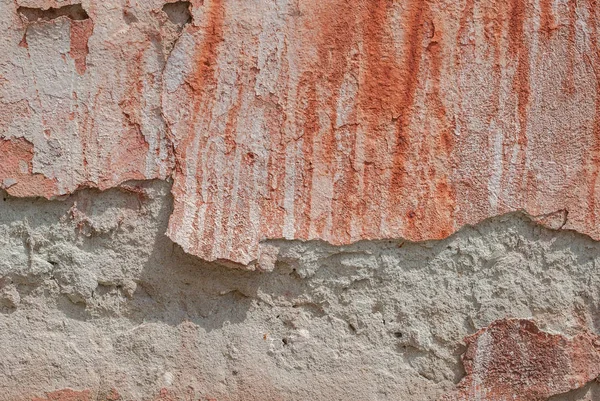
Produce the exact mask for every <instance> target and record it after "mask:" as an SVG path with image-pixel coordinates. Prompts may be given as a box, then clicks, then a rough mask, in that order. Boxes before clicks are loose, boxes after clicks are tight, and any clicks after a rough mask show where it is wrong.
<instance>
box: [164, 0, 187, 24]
mask: <svg viewBox="0 0 600 401" xmlns="http://www.w3.org/2000/svg"><path fill="white" fill-rule="evenodd" d="M191 7H192V4H191V3H190V2H189V1H177V2H175V3H167V4H165V5H164V6H163V8H162V10H163V12H164V13H165V14H167V17H168V18H169V21H171V22H172V23H174V24H175V25H177V26H179V27H180V29H183V27H184V26H185V25H187V24H189V23H190V22H192V13H191V11H190V10H191Z"/></svg>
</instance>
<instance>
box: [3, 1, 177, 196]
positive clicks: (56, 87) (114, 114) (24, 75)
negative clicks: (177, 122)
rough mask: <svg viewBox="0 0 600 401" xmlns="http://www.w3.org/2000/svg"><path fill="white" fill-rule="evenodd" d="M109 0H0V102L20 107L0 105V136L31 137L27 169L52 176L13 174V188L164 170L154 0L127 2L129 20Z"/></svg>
mask: <svg viewBox="0 0 600 401" xmlns="http://www.w3.org/2000/svg"><path fill="white" fill-rule="evenodd" d="M109 3H110V2H109ZM109 3H106V2H95V1H83V2H82V3H79V2H72V1H69V2H58V3H57V2H53V1H47V2H42V1H24V0H23V1H15V2H12V1H11V2H9V1H3V2H1V3H0V15H1V17H0V18H1V19H2V21H1V23H0V33H1V36H2V39H1V40H2V45H1V48H2V52H0V109H6V108H13V109H14V108H15V105H24V106H23V107H26V108H25V109H24V110H26V112H22V113H0V139H3V140H5V141H6V140H8V141H14V140H15V139H16V138H22V139H23V140H25V141H27V142H28V143H30V144H32V146H33V147H32V157H31V158H30V159H31V160H30V163H31V169H30V170H31V171H30V172H31V174H33V175H35V176H38V175H39V176H41V177H44V179H46V180H48V181H51V182H53V183H54V185H53V186H48V185H44V186H41V185H37V184H36V181H34V180H29V181H28V180H25V179H24V178H23V177H22V179H21V183H22V184H21V187H20V190H19V192H18V195H22V196H43V197H46V198H52V197H56V196H60V195H64V194H70V193H72V192H73V191H75V190H77V189H78V188H80V187H95V188H100V189H107V188H111V187H114V186H116V185H119V184H120V183H121V182H123V181H126V180H133V179H135V180H141V179H156V178H158V179H165V178H167V177H168V176H169V174H170V169H171V164H172V161H171V156H170V153H169V145H168V143H167V140H166V125H165V123H164V121H163V119H162V116H161V104H160V86H161V73H162V70H163V68H164V63H165V60H166V52H165V51H164V49H163V47H162V40H161V27H162V25H161V22H160V21H159V20H158V19H157V18H154V17H152V13H153V12H155V11H156V10H159V11H160V8H161V7H162V3H161V2H158V1H154V2H152V1H148V2H142V3H143V4H140V5H136V7H134V8H133V9H132V10H130V13H132V14H134V15H137V16H138V18H137V19H136V20H135V21H134V20H133V19H131V18H129V19H128V18H125V16H124V11H125V10H124V8H123V6H122V5H120V4H119V5H118V6H115V4H109ZM153 3H154V4H153ZM2 157H5V156H4V155H3V156H2ZM6 157H12V156H8V155H7V156H6ZM10 178H11V177H10V176H5V175H2V176H0V181H1V180H5V179H10ZM13 193H14V194H17V193H16V192H15V191H13Z"/></svg>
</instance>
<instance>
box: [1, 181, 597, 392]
mask: <svg viewBox="0 0 600 401" xmlns="http://www.w3.org/2000/svg"><path fill="white" fill-rule="evenodd" d="M129 187H130V189H131V190H129V191H125V190H118V189H113V190H108V191H106V192H102V193H101V192H97V191H94V190H83V191H79V192H77V193H76V194H75V195H73V196H72V197H69V198H68V199H66V200H64V201H62V202H58V201H47V200H42V199H36V200H23V199H17V198H12V197H10V196H6V197H5V198H4V200H2V203H1V207H0V260H1V262H0V269H1V271H0V276H2V277H3V279H2V280H3V281H2V289H1V294H2V295H1V296H0V303H1V305H2V306H1V309H0V311H1V313H0V333H1V335H0V355H2V358H0V372H1V373H2V374H0V389H1V391H0V400H2V401H5V400H6V401H13V400H24V399H30V398H32V397H39V398H43V399H47V400H54V401H63V400H64V401H66V400H69V401H75V399H77V400H109V399H111V400H112V399H115V398H116V399H119V397H121V399H123V400H130V399H131V400H146V399H160V398H163V399H180V400H184V399H185V400H192V399H193V400H198V399H200V400H208V399H216V400H342V399H354V400H436V399H438V398H440V397H442V396H443V395H444V394H446V393H449V394H454V393H452V389H453V388H454V386H455V384H456V383H458V382H459V381H460V380H461V379H462V380H463V383H462V385H464V381H465V380H471V379H469V377H470V376H466V377H465V375H466V373H468V374H470V375H472V374H473V372H475V373H477V374H480V377H483V376H484V375H482V374H481V370H478V369H480V368H481V366H489V367H495V368H496V370H494V369H490V370H489V371H490V372H494V374H495V375H497V376H498V375H499V376H502V375H503V374H504V373H507V374H509V376H510V374H511V369H512V372H513V377H512V379H513V380H515V377H514V372H517V373H518V372H521V371H523V369H524V370H525V371H529V372H531V371H533V373H536V372H537V373H539V372H538V371H537V370H535V369H534V368H535V367H536V366H537V365H536V364H535V363H534V362H531V360H533V361H535V360H536V358H538V357H540V356H539V355H541V357H543V359H542V360H541V361H542V362H543V363H544V364H548V366H554V367H557V369H549V370H548V371H546V372H545V373H544V372H542V375H541V379H540V380H542V381H544V385H546V384H547V381H551V382H553V383H557V385H556V386H555V387H552V388H553V389H555V390H558V391H560V392H567V391H568V390H569V389H570V388H573V389H576V388H579V387H581V388H580V389H579V390H577V392H570V393H567V394H563V395H560V396H558V397H556V398H553V399H552V400H597V399H600V388H599V387H598V386H597V385H596V384H593V383H590V384H588V385H587V386H585V387H584V385H585V384H586V383H585V382H586V381H590V382H592V381H593V377H594V375H595V374H597V372H598V363H597V362H598V355H597V354H596V355H595V356H593V357H591V356H590V355H592V353H593V349H591V348H590V347H596V346H597V345H596V343H595V342H594V343H593V346H592V345H590V344H588V343H590V342H593V340H592V339H593V338H595V335H593V334H591V332H598V331H599V330H600V327H599V324H600V323H599V322H600V311H599V309H598V302H599V301H600V275H599V274H598V266H599V263H600V243H598V242H596V241H594V240H592V239H590V238H588V237H585V236H583V235H581V234H578V233H575V232H571V231H551V230H549V229H546V228H543V227H542V226H541V225H538V224H537V223H535V222H532V221H531V220H530V219H528V218H527V217H525V216H524V215H520V214H510V215H506V216H502V217H497V218H493V219H489V220H486V221H484V222H482V223H480V224H479V225H477V226H475V227H466V228H463V229H462V230H460V231H459V232H458V233H456V234H454V235H453V236H451V237H449V238H448V239H445V240H441V241H429V242H419V243H412V242H409V241H400V240H395V241H362V242H359V243H357V244H354V245H350V246H341V247H334V246H331V245H327V244H326V243H323V242H315V241H312V242H298V241H277V242H270V245H272V246H274V247H276V248H277V249H278V251H279V254H280V259H279V260H278V262H277V264H276V267H275V269H274V270H273V271H272V272H270V273H259V272H250V271H243V270H236V269H224V268H223V267H222V266H220V265H216V264H211V263H206V262H202V261H200V260H199V259H196V258H194V257H192V256H189V255H187V254H186V253H185V252H184V251H183V250H182V249H181V248H180V247H179V246H177V245H175V244H173V243H172V242H171V241H170V240H169V239H168V238H167V237H166V236H165V235H164V234H163V233H164V232H165V230H166V228H167V224H168V219H169V214H170V212H171V209H172V198H171V197H170V196H169V190H170V188H169V185H167V184H165V183H163V182H160V181H154V182H145V183H129ZM133 189H136V191H133ZM506 317H512V318H521V319H533V320H534V321H535V322H536V325H537V326H538V327H539V330H541V331H542V332H543V333H549V334H543V333H542V334H540V333H537V331H536V330H537V329H534V328H531V327H529V326H527V328H526V330H525V334H522V333H521V334H519V336H520V337H519V336H517V337H515V336H513V337H512V341H513V343H512V344H511V349H512V352H515V353H516V354H515V355H514V358H513V357H512V356H511V357H507V356H506V355H504V356H503V358H504V359H501V358H500V359H499V358H495V357H493V358H488V360H487V362H485V359H484V363H483V364H482V363H479V364H478V365H477V364H473V363H470V364H466V365H465V368H466V371H465V368H463V364H462V363H461V359H460V356H461V355H462V354H463V353H465V352H467V354H466V356H465V357H464V358H465V359H466V360H467V361H469V360H471V361H473V360H476V359H474V356H473V352H475V353H477V350H485V349H486V348H485V346H483V345H482V344H481V341H482V340H481V339H482V338H483V336H482V334H481V332H479V334H476V335H475V337H473V334H474V333H477V331H478V330H479V329H481V328H485V327H487V326H490V325H492V326H491V327H492V328H493V327H496V326H494V322H495V321H497V320H502V319H504V318H506ZM496 325H497V323H496ZM488 330H490V329H488ZM500 331H501V330H496V331H495V333H496V334H498V333H499V332H500ZM529 332H533V333H534V334H535V336H541V337H543V338H542V339H541V340H540V339H539V338H537V337H534V338H533V339H531V338H530V339H529V340H527V341H525V340H523V338H525V339H526V337H527V333H529ZM509 334H510V333H509ZM468 336H471V337H468ZM465 337H468V338H467V340H466V342H464V341H463V339H464V338H465ZM496 337H498V341H497V343H498V344H500V345H494V344H496V342H495V341H488V342H487V346H488V348H489V349H490V350H491V352H490V353H489V355H491V356H494V355H497V354H498V353H500V351H498V349H502V344H503V341H504V343H506V341H510V340H506V339H503V336H502V335H499V336H496ZM474 338H477V341H475V340H474ZM509 338H511V337H510V336H509ZM544 338H550V340H545V339H544ZM544 341H550V342H551V343H552V344H551V346H548V347H547V346H545V345H543V344H544V343H543V342H544ZM584 342H585V347H584V346H581V347H579V345H577V344H582V343H584ZM540 344H542V345H540ZM475 345H476V347H477V348H476V349H475V350H473V348H472V347H474V346H475ZM494 347H495V348H494ZM536 347H538V348H541V349H540V351H541V354H540V353H539V352H537V351H536V352H529V351H531V350H534V351H535V350H536ZM577 347H579V348H577ZM577 349H580V350H581V352H580V353H579V354H578V353H577V352H576V351H577ZM519 350H520V351H519ZM519 352H521V353H520V354H519ZM480 355H481V354H480ZM511 355H513V354H511ZM588 356H590V357H589V358H588ZM490 359H491V361H490ZM528 361H529V362H528ZM570 361H575V362H577V363H573V364H572V365H568V364H565V362H570ZM486 363H487V364H488V365H485V364H486ZM523 364H525V368H522V366H523ZM507 366H508V367H507ZM531 366H533V368H532V367H531ZM590 366H591V367H590ZM586 369H587V370H586ZM486 371H488V370H486ZM582 372H584V373H582ZM509 378H510V377H509ZM536 378H540V375H537V374H531V375H529V379H528V380H529V382H528V383H531V384H536V383H537V382H535V380H536ZM561 383H566V384H564V385H563V384H561ZM538 384H539V383H538ZM63 388H70V389H72V390H73V391H76V392H84V391H87V393H85V395H82V394H79V393H77V394H78V395H77V396H76V398H73V397H74V395H73V394H72V393H70V392H66V393H64V392H61V393H58V395H57V394H54V395H53V394H52V392H53V391H58V390H61V389H63ZM460 388H461V387H460V386H459V389H460ZM511 388H514V389H521V388H522V387H509V388H508V390H507V389H505V392H504V393H501V395H502V397H485V396H479V397H473V398H469V397H466V398H465V397H463V398H450V399H468V400H509V399H510V400H512V399H514V398H510V396H513V395H515V394H514V393H512V394H511V393H510V389H511ZM506 391H509V393H506ZM528 394H531V393H527V392H525V393H523V395H521V398H516V399H521V400H524V399H534V398H527V395H528ZM540 394H544V395H545V396H550V395H554V394H555V393H553V392H551V391H546V392H541V393H540ZM516 395H517V396H518V395H519V394H516ZM77 397H80V398H77ZM82 397H83V398H82ZM535 399H537V398H535Z"/></svg>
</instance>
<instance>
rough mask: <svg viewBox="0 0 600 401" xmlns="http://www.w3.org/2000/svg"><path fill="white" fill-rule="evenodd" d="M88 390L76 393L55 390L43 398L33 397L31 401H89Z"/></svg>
mask: <svg viewBox="0 0 600 401" xmlns="http://www.w3.org/2000/svg"><path fill="white" fill-rule="evenodd" d="M91 400H92V395H91V392H90V391H89V390H83V391H77V390H71V389H63V390H57V391H53V392H50V393H47V394H46V397H45V398H41V397H38V398H36V397H34V398H32V399H31V401H91Z"/></svg>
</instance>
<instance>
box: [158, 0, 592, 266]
mask: <svg viewBox="0 0 600 401" xmlns="http://www.w3.org/2000/svg"><path fill="white" fill-rule="evenodd" d="M203 7H204V8H205V11H204V14H203V16H204V18H205V19H204V20H203V21H202V23H201V26H200V27H199V28H191V27H190V28H188V29H187V30H186V33H187V34H189V35H193V37H194V38H195V47H190V46H189V45H188V46H187V47H184V45H181V46H182V48H181V50H182V51H185V52H187V53H188V55H187V56H186V57H187V58H186V60H189V62H187V64H186V63H179V64H178V65H177V66H175V65H174V67H173V68H172V69H169V67H167V71H166V75H165V76H166V77H167V79H168V78H169V77H172V76H178V75H183V76H184V77H185V78H184V79H182V80H180V83H178V84H175V83H172V84H171V83H170V82H169V81H167V86H168V87H170V89H168V90H166V91H165V92H164V96H163V101H164V104H163V105H164V115H165V118H166V119H167V121H168V123H169V126H170V127H171V129H172V132H171V134H172V136H173V141H174V151H175V157H176V159H177V161H178V163H179V166H180V168H178V169H177V170H176V172H175V174H174V194H175V210H174V213H173V216H172V218H171V222H170V227H169V232H168V235H169V236H170V237H171V238H172V239H173V240H174V241H176V242H177V243H179V244H181V245H182V246H183V248H184V249H185V250H186V251H187V252H189V253H192V254H195V255H198V256H200V257H202V258H204V259H208V260H219V259H227V260H232V261H235V262H239V263H242V264H248V263H251V262H253V261H256V260H258V259H260V254H261V245H260V244H261V242H262V241H264V240H267V239H272V238H287V239H301V240H314V239H319V240H325V241H327V242H330V243H332V244H337V245H340V244H348V243H351V242H354V241H359V240H364V239H384V238H399V237H402V238H406V239H409V240H413V241H421V240H428V239H439V238H444V237H446V236H448V235H450V234H452V233H453V232H455V231H456V230H457V229H459V228H460V227H462V226H464V225H465V224H475V223H477V222H479V221H481V220H483V219H485V218H488V217H491V216H494V215H498V214H503V213H507V212H512V211H518V210H523V211H525V212H527V213H529V214H530V215H532V216H553V215H554V214H555V213H557V212H560V211H566V212H565V214H564V215H565V216H567V215H568V219H566V220H565V221H564V222H562V223H561V224H560V227H564V228H570V229H577V230H579V231H581V232H583V233H586V234H589V235H591V236H592V237H594V238H596V239H598V238H600V230H599V229H598V227H599V226H598V224H597V223H598V222H597V218H596V213H595V207H596V206H595V203H596V198H597V196H598V189H597V185H596V184H595V178H594V177H595V171H597V166H598V165H600V164H599V163H598V162H597V161H596V160H595V156H594V154H595V151H594V149H595V147H596V145H595V143H596V139H595V137H596V134H595V130H596V129H595V128H594V127H595V126H596V125H597V123H595V121H597V115H599V114H598V112H597V106H596V104H597V103H598V102H597V100H596V99H598V98H600V96H599V94H600V89H598V86H597V85H599V84H598V82H600V81H599V80H598V78H597V77H598V74H597V71H596V70H597V62H596V60H597V54H598V51H599V50H598V44H597V25H598V20H597V17H596V12H595V11H594V10H592V9H594V7H595V4H594V3H593V2H591V1H590V2H578V3H577V4H575V5H572V4H570V5H565V7H562V6H560V7H558V6H555V5H554V3H553V2H541V3H538V2H533V1H525V2H523V1H516V0H510V1H501V2H495V1H482V2H474V1H467V0H465V1H462V2H450V1H443V0H436V1H430V2H423V1H406V2H392V1H385V0H375V1H366V0H353V1H339V0H328V1H324V2H310V1H300V2H298V3H297V5H294V6H291V5H290V9H289V10H288V12H287V13H284V14H285V15H284V16H283V17H281V20H280V21H278V23H279V24H278V25H277V29H273V28H272V26H273V24H271V23H270V22H271V21H266V20H264V19H261V17H260V16H261V15H267V14H268V13H267V12H266V10H262V11H264V14H261V12H262V11H261V7H260V5H259V6H258V8H257V9H256V10H255V12H256V15H254V14H252V15H248V14H247V13H248V10H245V11H243V12H242V11H241V10H239V11H238V10H236V8H235V7H233V6H231V4H230V3H229V2H228V1H223V2H217V1H206V2H205V3H204V6H203ZM214 10H219V12H218V13H216V12H215V11H214ZM216 16H218V17H219V20H218V24H215V17H216ZM264 18H267V17H264ZM582 18H584V19H582ZM268 22H269V23H268ZM240 27H244V28H240ZM585 37H587V38H589V39H584V38H585ZM263 60H267V61H263ZM183 65H189V66H190V67H181V66H183ZM199 75H200V76H199ZM198 83H200V84H198ZM561 215H562V214H561ZM538 220H539V221H542V222H543V221H545V219H544V218H540V219H538ZM553 224H554V223H553Z"/></svg>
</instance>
